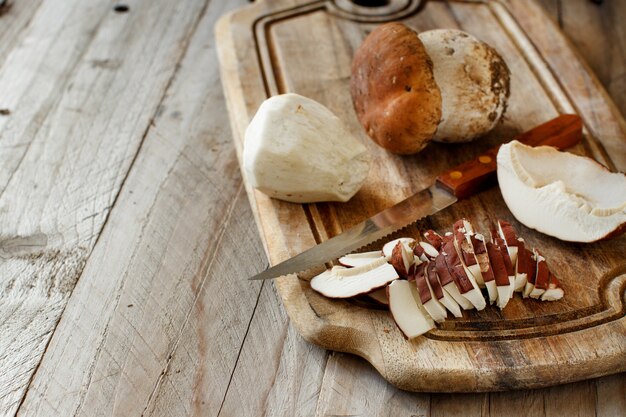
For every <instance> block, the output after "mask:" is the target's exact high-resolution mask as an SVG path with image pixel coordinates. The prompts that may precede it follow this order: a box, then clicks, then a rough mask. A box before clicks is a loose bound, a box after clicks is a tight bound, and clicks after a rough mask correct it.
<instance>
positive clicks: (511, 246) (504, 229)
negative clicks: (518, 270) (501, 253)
mask: <svg viewBox="0 0 626 417" xmlns="http://www.w3.org/2000/svg"><path fill="white" fill-rule="evenodd" d="M498 235H500V238H501V239H502V240H504V243H505V244H506V250H507V252H508V253H509V257H510V258H511V263H512V264H513V265H515V262H516V261H517V246H518V240H517V234H516V233H515V229H513V226H511V223H509V222H507V221H504V220H498Z"/></svg>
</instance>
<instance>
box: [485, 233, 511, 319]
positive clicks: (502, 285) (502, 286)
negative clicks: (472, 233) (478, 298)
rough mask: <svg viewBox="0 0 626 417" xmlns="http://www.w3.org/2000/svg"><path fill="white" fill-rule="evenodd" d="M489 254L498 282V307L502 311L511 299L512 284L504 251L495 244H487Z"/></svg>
mask: <svg viewBox="0 0 626 417" xmlns="http://www.w3.org/2000/svg"><path fill="white" fill-rule="evenodd" d="M486 247H487V254H488V255H489V262H490V264H491V267H492V268H493V275H494V277H495V281H496V289H497V291H498V300H497V302H498V307H500V309H501V310H502V309H503V308H504V307H506V305H507V304H508V302H509V300H510V299H511V289H512V287H511V282H510V281H509V276H508V274H507V271H506V266H505V264H504V259H503V256H502V251H501V250H500V248H498V246H496V245H495V244H494V243H493V242H487V243H486Z"/></svg>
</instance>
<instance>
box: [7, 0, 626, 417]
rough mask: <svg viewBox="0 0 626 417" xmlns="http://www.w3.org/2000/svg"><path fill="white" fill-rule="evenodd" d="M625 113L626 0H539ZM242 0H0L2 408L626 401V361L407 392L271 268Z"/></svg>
mask: <svg viewBox="0 0 626 417" xmlns="http://www.w3.org/2000/svg"><path fill="white" fill-rule="evenodd" d="M542 3H543V4H544V6H545V8H546V10H547V11H548V12H549V13H550V14H552V15H553V16H554V18H555V19H556V20H558V22H559V24H560V26H561V27H562V28H563V29H564V30H565V31H566V33H568V34H569V35H570V38H571V39H572V41H573V43H574V44H575V45H576V46H577V47H578V48H579V50H580V52H581V53H582V54H583V56H584V57H585V58H586V59H587V61H588V63H589V64H590V66H591V67H592V68H593V70H594V71H595V72H596V74H597V75H598V77H599V78H600V80H601V81H602V82H603V83H604V85H605V86H606V87H607V91H608V92H609V94H610V95H611V96H612V97H613V99H614V100H615V102H616V104H617V105H618V107H619V108H620V109H621V111H622V113H623V114H626V94H625V93H626V28H625V27H624V25H623V24H622V22H623V21H625V20H626V7H624V3H623V2H619V1H616V0H613V1H610V0H607V1H605V2H604V3H603V4H601V5H597V4H594V3H592V2H590V1H587V0H576V1H567V2H565V1H564V0H542ZM245 4H246V1H244V0H237V1H228V2H226V1H208V0H198V1H191V0H189V1H179V2H173V1H168V0H132V1H129V2H128V3H124V5H127V6H126V7H124V5H122V4H117V5H115V7H114V4H113V3H111V2H101V1H91V0H65V1H52V0H0V414H1V415H9V416H12V415H16V414H17V415H23V416H52V415H59V416H70V415H85V416H92V415H112V414H115V415H123V416H136V415H137V416H138V415H172V416H183V415H224V416H231V415H232V416H248V415H264V414H267V415H285V416H293V415H302V416H308V415H322V416H327V415H390V416H391V415H403V416H407V415H415V416H421V415H432V416H444V415H445V416H479V415H491V416H500V415H501V416H511V415H519V416H526V415H533V416H535V415H537V416H542V415H546V416H556V415H568V416H587V415H598V416H619V415H625V414H626V375H625V374H618V375H614V376H610V377H605V378H600V379H596V380H590V381H584V382H579V383H574V384H568V385H562V386H557V387H553V388H550V389H545V390H536V391H518V392H508V393H487V394H466V395H443V394H437V395H430V394H412V393H407V392H403V391H399V390H397V389H395V388H394V387H392V386H391V385H389V384H387V383H386V382H385V381H384V380H383V379H382V378H380V377H379V376H378V374H377V373H376V372H375V371H374V370H373V368H371V367H370V366H369V365H368V364H367V363H366V362H365V361H363V360H361V359H359V358H356V357H353V356H350V355H346V354H340V353H333V352H327V351H324V350H322V349H319V348H317V347H316V346H313V345H310V344H308V343H307V342H305V341H304V340H303V339H302V338H301V337H300V336H299V335H298V334H297V333H296V331H295V330H294V328H293V327H292V326H290V324H289V320H288V317H287V316H286V314H285V312H284V309H283V307H282V304H281V302H280V300H279V297H278V296H277V294H276V292H275V290H274V288H273V285H272V284H271V283H265V284H261V283H258V282H254V283H248V282H245V281H244V279H245V278H246V277H247V276H250V275H252V274H254V273H256V272H258V271H260V270H261V269H263V268H264V267H265V266H266V263H267V261H266V258H265V254H264V253H263V249H262V246H261V243H260V239H259V236H258V232H257V229H256V226H255V223H254V219H253V218H252V214H251V210H250V208H249V204H248V201H247V199H246V195H245V192H244V190H243V186H242V181H241V177H240V174H239V167H238V164H237V160H236V156H235V151H234V148H233V145H232V142H231V137H230V130H229V124H228V115H227V113H226V105H225V102H224V98H223V95H222V89H221V85H220V79H219V74H218V65H217V58H216V52H215V44H214V41H213V39H214V35H213V25H214V24H215V22H216V20H217V19H218V18H219V17H220V16H221V15H222V14H223V13H225V12H227V11H228V10H231V9H234V8H237V7H240V6H243V5H245Z"/></svg>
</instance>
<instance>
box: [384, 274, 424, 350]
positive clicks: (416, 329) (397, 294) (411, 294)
mask: <svg viewBox="0 0 626 417" xmlns="http://www.w3.org/2000/svg"><path fill="white" fill-rule="evenodd" d="M387 298H388V299H389V311H391V315H392V316H393V319H394V321H395V322H396V324H397V325H398V328H399V329H400V331H402V333H403V334H404V336H406V337H407V338H408V339H413V338H415V337H417V336H420V335H422V334H424V333H426V332H427V331H429V330H432V329H434V328H435V322H434V321H433V319H432V318H430V316H429V315H428V313H427V312H426V311H425V310H424V307H423V306H422V303H421V301H420V298H419V294H418V293H417V287H416V286H415V284H413V283H411V282H409V281H405V280H397V281H393V282H392V283H391V284H389V286H388V287H387Z"/></svg>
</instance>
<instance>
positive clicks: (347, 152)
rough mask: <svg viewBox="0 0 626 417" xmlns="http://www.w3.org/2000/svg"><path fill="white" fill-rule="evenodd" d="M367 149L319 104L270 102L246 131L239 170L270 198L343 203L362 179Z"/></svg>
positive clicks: (289, 98) (286, 98) (296, 99)
mask: <svg viewBox="0 0 626 417" xmlns="http://www.w3.org/2000/svg"><path fill="white" fill-rule="evenodd" d="M369 166H370V156H369V153H368V151H367V148H366V147H365V146H364V145H363V144H362V143H361V142H360V141H359V139H357V138H356V137H355V136H354V135H353V134H352V133H351V132H350V131H349V130H348V128H347V127H346V126H345V124H344V123H343V122H342V121H341V120H340V119H339V118H338V117H337V116H335V115H334V114H333V113H332V112H331V111H330V110H329V109H327V108H326V107H324V106H323V105H322V104H320V103H318V102H316V101H314V100H311V99H309V98H306V97H303V96H300V95H297V94H292V93H289V94H282V95H278V96H273V97H270V98H269V99H267V100H265V101H264V102H263V103H262V104H261V106H260V107H259V109H258V111H257V113H256V114H255V116H254V118H253V119H252V121H251V122H250V125H249V126H248V128H247V129H246V133H245V142H244V147H243V168H244V172H245V175H246V177H247V180H248V182H249V183H250V185H252V186H253V187H254V188H256V189H258V190H260V191H262V192H263V193H265V194H267V195H268V196H270V197H273V198H277V199H280V200H285V201H291V202H295V203H312V202H317V201H342V202H344V201H348V200H349V199H350V198H352V196H354V194H356V192H357V191H358V190H359V188H361V185H362V184H363V182H364V181H365V179H366V177H367V173H368V171H369Z"/></svg>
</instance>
